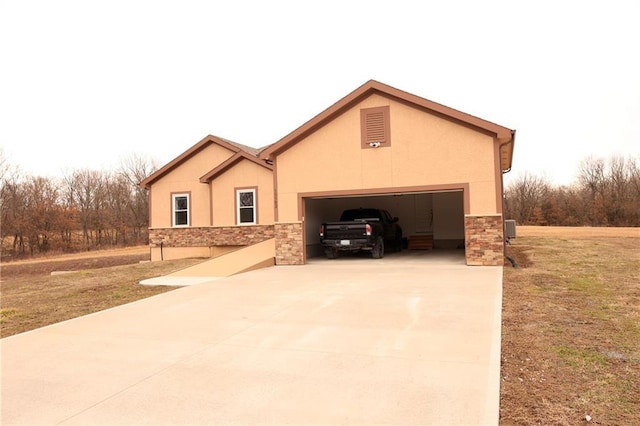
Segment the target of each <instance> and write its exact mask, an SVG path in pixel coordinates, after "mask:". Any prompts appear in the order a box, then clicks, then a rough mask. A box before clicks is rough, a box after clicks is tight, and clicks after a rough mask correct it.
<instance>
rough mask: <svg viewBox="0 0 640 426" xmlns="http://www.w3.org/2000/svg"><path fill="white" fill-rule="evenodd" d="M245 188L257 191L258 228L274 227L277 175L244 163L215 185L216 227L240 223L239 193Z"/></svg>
mask: <svg viewBox="0 0 640 426" xmlns="http://www.w3.org/2000/svg"><path fill="white" fill-rule="evenodd" d="M243 188H255V189H256V201H257V215H258V216H257V222H258V224H259V225H263V224H264V225H267V224H269V225H271V224H273V198H274V195H273V173H272V172H271V170H269V169H267V168H265V167H262V166H260V165H258V164H256V163H254V162H252V161H249V160H243V161H241V162H240V163H238V164H236V165H235V166H233V168H231V169H229V170H227V171H226V172H224V174H222V175H220V176H217V177H216V178H215V180H214V181H213V184H212V185H211V196H212V200H213V202H212V203H211V211H212V218H213V225H214V226H231V225H235V224H236V223H237V218H236V189H243ZM207 207H208V206H207Z"/></svg>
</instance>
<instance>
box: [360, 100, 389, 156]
mask: <svg viewBox="0 0 640 426" xmlns="http://www.w3.org/2000/svg"><path fill="white" fill-rule="evenodd" d="M380 113H382V119H383V125H384V129H383V132H384V137H383V138H376V140H372V139H369V138H368V137H367V134H368V124H369V121H368V118H369V116H371V114H380ZM360 138H361V143H362V148H363V149H375V148H379V147H386V146H391V122H390V113H389V105H385V106H379V107H373V108H363V109H361V110H360ZM374 142H379V145H377V146H376V145H374V144H373V143H374Z"/></svg>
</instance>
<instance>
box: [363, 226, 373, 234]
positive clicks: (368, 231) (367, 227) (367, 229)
mask: <svg viewBox="0 0 640 426" xmlns="http://www.w3.org/2000/svg"><path fill="white" fill-rule="evenodd" d="M364 229H365V230H366V232H367V235H371V225H369V224H368V223H367V224H366V225H365V227H364Z"/></svg>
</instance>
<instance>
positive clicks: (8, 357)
mask: <svg viewBox="0 0 640 426" xmlns="http://www.w3.org/2000/svg"><path fill="white" fill-rule="evenodd" d="M501 284H502V268H500V267H466V266H463V265H457V264H453V263H452V262H439V263H438V262H431V263H430V262H428V261H425V259H417V258H412V257H410V256H409V257H406V258H405V257H403V258H399V259H394V258H393V257H392V256H389V257H387V258H385V259H381V260H373V259H338V260H337V261H335V262H327V261H324V260H318V261H314V262H312V263H310V264H308V265H306V266H290V267H285V266H281V267H272V268H266V269H260V270H256V271H251V272H247V273H244V274H239V275H234V276H232V277H228V278H222V279H219V280H217V281H214V282H211V283H206V284H198V285H194V286H190V287H184V288H182V289H179V290H175V291H172V292H169V293H164V294H161V295H158V296H154V297H152V298H149V299H146V300H142V301H139V302H135V303H132V304H128V305H125V306H121V307H118V308H115V309H111V310H107V311H103V312H100V313H97V314H93V315H89V316H86V317H82V318H78V319H75V320H71V321H67V322H64V323H60V324H57V325H54V326H49V327H45V328H41V329H38V330H35V331H32V332H28V333H24V334H21V335H17V336H13V337H9V338H6V339H3V340H2V341H1V345H2V346H1V350H2V407H1V409H2V419H1V420H2V424H3V425H11V424H30V425H31V424H63V425H72V424H74V425H89V424H91V425H96V424H108V425H114V424H136V425H141V424H189V425H194V424H201V425H212V424H225V425H229V424H238V425H246V424H278V425H279V424H325V425H329V424H394V425H397V424H405V425H406V424H439V425H441V424H464V425H470V424H473V425H479V424H493V425H495V424H497V423H498V403H499V367H500V315H501V295H502V291H501V288H502V286H501Z"/></svg>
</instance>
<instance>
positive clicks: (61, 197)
mask: <svg viewBox="0 0 640 426" xmlns="http://www.w3.org/2000/svg"><path fill="white" fill-rule="evenodd" d="M156 169H157V166H156V164H155V162H154V161H153V160H149V159H146V158H144V157H142V156H140V155H136V154H134V155H131V156H130V157H128V158H126V159H124V160H123V161H122V162H121V164H120V166H119V168H118V169H117V170H115V171H97V170H89V169H80V170H73V171H70V172H68V173H66V174H65V175H64V176H63V177H61V178H51V177H43V176H28V175H24V174H23V173H22V172H21V171H20V170H19V169H18V168H16V167H14V166H13V165H11V164H9V162H8V160H7V158H6V157H4V156H3V155H2V152H0V238H1V241H2V253H1V254H2V257H5V256H12V257H20V256H25V255H35V254H41V253H46V252H50V251H54V252H73V251H80V250H93V249H99V248H106V247H113V246H128V245H137V244H146V243H147V242H148V226H149V201H148V194H147V191H146V190H145V189H143V188H140V187H139V186H138V185H137V184H138V182H140V181H142V180H143V179H144V178H145V177H147V176H148V175H150V174H151V173H153V172H154V171H155V170H156Z"/></svg>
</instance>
